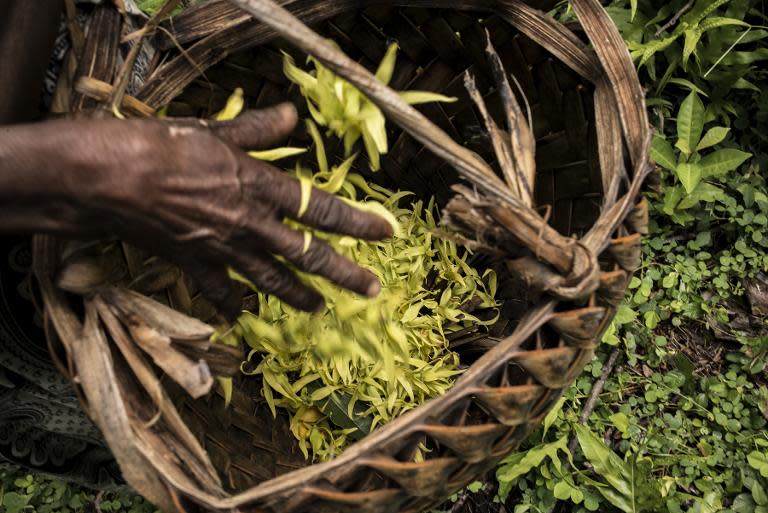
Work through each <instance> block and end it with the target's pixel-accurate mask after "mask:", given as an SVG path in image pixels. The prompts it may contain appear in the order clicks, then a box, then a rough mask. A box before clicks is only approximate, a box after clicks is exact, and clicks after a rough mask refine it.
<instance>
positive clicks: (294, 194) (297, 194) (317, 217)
mask: <svg viewBox="0 0 768 513" xmlns="http://www.w3.org/2000/svg"><path fill="white" fill-rule="evenodd" d="M238 158H239V159H240V161H241V169H242V170H243V175H242V176H243V185H245V186H247V187H248V188H249V189H250V191H251V192H252V193H253V194H254V195H255V196H256V197H258V198H259V199H261V200H263V201H269V202H270V203H272V204H273V205H275V206H277V208H278V209H279V210H280V214H281V215H283V216H285V217H290V218H292V219H296V220H297V221H301V222H302V223H303V224H305V225H307V226H311V227H312V228H316V229H319V230H322V231H325V232H331V233H340V234H344V235H350V236H352V237H356V238H359V239H366V240H381V239H386V238H387V237H391V236H392V226H391V225H390V224H389V222H387V221H386V220H385V219H384V218H383V217H380V216H377V215H375V214H371V213H369V212H363V211H362V210H359V209H356V208H354V207H351V206H349V205H348V204H346V203H344V202H343V201H341V200H340V199H338V198H336V197H335V196H333V195H332V194H328V193H327V192H325V191H321V190H320V189H316V188H312V190H311V193H310V197H309V204H308V206H307V209H306V212H303V213H301V215H299V210H300V208H301V186H300V185H299V181H298V180H297V179H295V178H292V177H290V176H288V175H286V174H285V173H283V172H281V171H278V170H277V169H275V168H274V167H272V166H270V165H269V164H266V163H264V162H260V161H258V160H256V159H251V158H248V157H245V156H242V155H239V156H238Z"/></svg>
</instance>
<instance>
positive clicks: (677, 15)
mask: <svg viewBox="0 0 768 513" xmlns="http://www.w3.org/2000/svg"><path fill="white" fill-rule="evenodd" d="M691 7H693V0H688V3H687V4H685V5H684V6H683V8H682V9H680V10H679V11H677V12H676V13H675V15H674V16H672V18H670V20H669V21H668V22H666V23H665V24H664V25H662V26H661V28H660V29H659V30H657V31H656V33H655V34H654V35H653V37H659V36H660V35H661V33H662V32H664V31H665V30H667V29H668V28H671V27H672V26H673V25H674V24H675V23H677V20H679V19H680V17H681V16H682V15H683V14H685V13H687V12H688V11H690V10H691Z"/></svg>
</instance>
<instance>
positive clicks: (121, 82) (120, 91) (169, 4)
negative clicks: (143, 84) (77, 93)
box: [109, 0, 179, 118]
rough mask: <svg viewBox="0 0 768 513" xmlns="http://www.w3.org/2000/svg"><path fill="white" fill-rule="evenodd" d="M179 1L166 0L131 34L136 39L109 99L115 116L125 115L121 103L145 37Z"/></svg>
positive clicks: (131, 37)
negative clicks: (121, 111) (121, 109)
mask: <svg viewBox="0 0 768 513" xmlns="http://www.w3.org/2000/svg"><path fill="white" fill-rule="evenodd" d="M178 3H179V0H166V1H165V4H163V7H162V8H160V10H159V11H157V12H156V13H155V14H154V15H153V16H152V17H151V18H150V19H149V21H147V23H146V24H145V25H144V26H143V27H142V28H141V29H139V30H138V31H137V32H136V33H135V34H131V35H129V38H130V39H134V36H135V39H136V41H135V42H134V43H133V46H131V49H130V51H129V52H128V56H127V57H126V58H125V62H124V63H123V66H122V67H121V68H120V72H119V73H118V75H117V80H115V85H114V89H113V90H112V96H111V98H110V101H109V106H110V109H111V110H112V112H113V113H114V115H115V117H118V118H122V117H123V115H122V114H121V113H120V105H121V104H122V103H123V96H125V89H126V88H127V87H128V79H129V78H130V76H131V70H133V65H134V64H136V59H137V58H138V57H139V52H140V51H141V47H142V45H143V44H144V38H145V37H146V36H147V34H151V33H153V32H154V31H155V29H156V28H157V25H158V24H159V23H160V22H161V21H162V20H164V19H165V18H166V17H167V16H168V15H169V14H170V13H171V11H172V10H173V9H175V8H176V5H178Z"/></svg>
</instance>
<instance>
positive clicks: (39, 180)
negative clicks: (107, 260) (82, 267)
mask: <svg viewBox="0 0 768 513" xmlns="http://www.w3.org/2000/svg"><path fill="white" fill-rule="evenodd" d="M57 131H58V132H60V133H59V134H56V132H57ZM69 137H71V134H68V133H67V126H66V125H59V123H55V122H53V123H41V124H37V125H16V126H5V127H0V212H1V213H2V214H1V215H0V232H5V233H31V232H45V233H62V234H64V233H67V234H71V233H78V232H80V231H81V228H80V227H79V226H78V224H79V222H78V221H79V220H78V203H79V201H80V200H79V194H78V193H77V191H74V190H73V187H74V186H75V184H76V183H77V181H78V178H77V175H78V174H80V172H81V171H80V169H81V168H80V166H79V163H78V162H77V159H76V158H74V159H73V158H72V155H71V153H72V152H70V151H67V149H68V148H69V147H71V146H72V142H70V141H68V140H67V139H68V138H69Z"/></svg>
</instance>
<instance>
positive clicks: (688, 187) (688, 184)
mask: <svg viewBox="0 0 768 513" xmlns="http://www.w3.org/2000/svg"><path fill="white" fill-rule="evenodd" d="M675 174H676V175H677V178H678V179H679V180H680V183H681V184H683V187H684V188H685V192H687V193H688V194H690V193H692V192H693V190H694V189H695V188H696V186H697V185H699V182H700V181H701V178H702V169H701V166H700V165H699V164H698V163H691V162H682V163H681V164H679V165H678V166H677V169H675Z"/></svg>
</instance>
